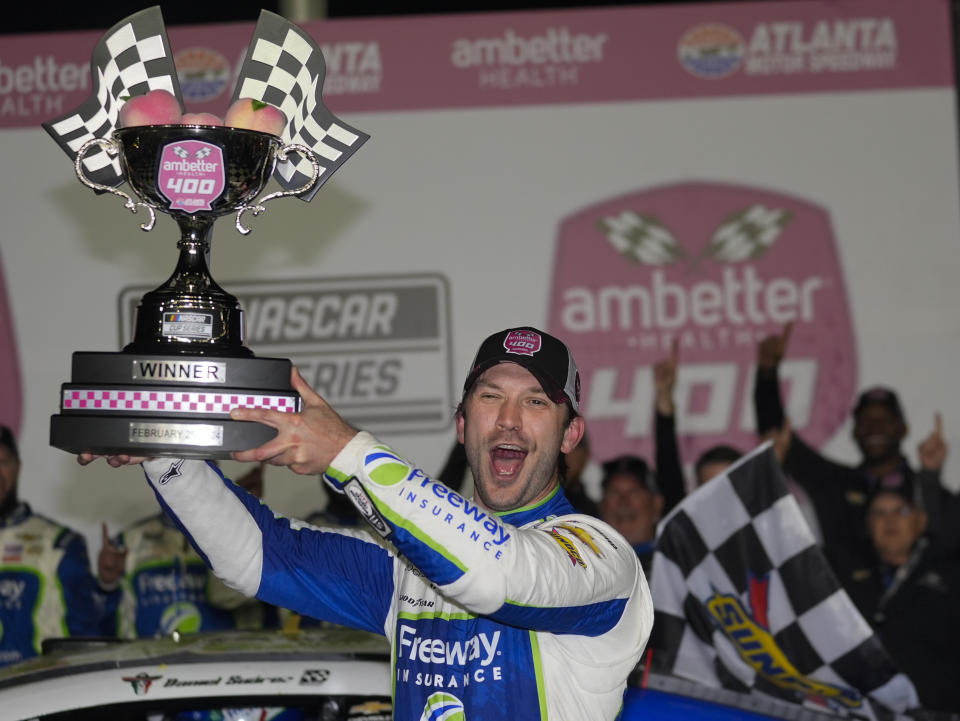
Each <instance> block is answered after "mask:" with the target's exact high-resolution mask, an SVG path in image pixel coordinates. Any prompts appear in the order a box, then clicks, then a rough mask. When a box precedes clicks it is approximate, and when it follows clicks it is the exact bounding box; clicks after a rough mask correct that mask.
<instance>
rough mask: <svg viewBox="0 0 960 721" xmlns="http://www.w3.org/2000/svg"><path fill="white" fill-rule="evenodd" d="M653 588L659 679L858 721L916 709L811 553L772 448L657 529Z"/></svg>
mask: <svg viewBox="0 0 960 721" xmlns="http://www.w3.org/2000/svg"><path fill="white" fill-rule="evenodd" d="M650 588H651V593H652V595H653V602H654V610H655V613H656V618H655V622H654V630H653V639H652V642H651V645H652V647H653V648H654V652H653V654H654V655H653V658H654V662H655V663H656V666H657V667H658V668H659V669H660V670H662V671H665V672H668V673H672V674H674V675H677V676H682V677H685V678H689V679H691V680H694V681H697V682H700V683H704V684H707V685H708V686H713V687H721V686H722V687H727V688H731V689H734V690H738V691H742V692H751V691H752V692H760V693H764V694H768V695H771V696H775V697H778V698H781V699H785V700H789V701H793V702H796V703H800V704H804V705H807V706H812V707H819V708H824V707H827V708H829V709H830V710H832V711H834V712H837V713H843V714H848V715H854V716H865V717H867V718H879V717H883V716H893V713H892V712H902V711H904V710H906V709H908V708H913V707H916V706H917V705H918V700H917V693H916V690H915V689H914V687H913V684H912V683H911V682H910V681H909V680H908V679H907V678H906V676H904V675H903V674H901V673H899V672H898V671H897V669H896V668H895V667H894V665H893V662H892V661H891V660H890V657H889V655H888V654H887V652H886V650H885V649H884V648H883V646H882V645H881V643H880V641H879V639H878V638H877V636H876V635H874V633H873V631H872V629H871V628H870V626H869V625H868V624H867V622H866V621H865V620H864V619H863V617H862V616H861V615H860V613H859V611H858V610H857V608H856V606H854V605H853V602H852V601H851V600H850V598H849V596H847V594H846V592H845V591H843V589H842V588H841V587H840V583H839V581H838V580H837V578H836V576H835V575H834V574H833V572H832V570H831V569H830V567H829V566H828V564H827V560H826V558H825V556H824V555H823V553H822V551H821V550H820V548H819V547H818V546H817V545H816V541H815V540H814V537H813V534H812V533H811V532H810V529H809V528H808V526H807V524H806V522H805V520H804V518H803V515H802V513H801V511H800V507H799V506H798V505H797V502H796V500H795V499H794V498H793V496H792V495H791V494H790V492H789V491H788V490H787V486H786V483H785V481H784V479H783V476H782V474H781V472H780V467H779V465H778V463H777V461H776V457H775V456H774V453H773V450H772V447H771V445H770V444H769V443H767V444H764V445H762V446H760V447H759V448H758V449H757V450H755V451H754V452H753V453H751V454H749V455H748V456H747V457H745V458H743V459H741V460H740V461H738V462H737V463H736V464H734V465H733V466H731V467H730V468H729V469H728V470H727V472H726V473H725V474H724V475H721V476H719V477H717V478H715V479H713V480H711V481H710V482H709V483H707V484H705V485H704V486H702V487H700V488H698V489H697V491H696V492H695V493H692V494H691V495H690V496H688V497H687V498H685V499H684V501H683V502H682V503H681V504H680V505H678V506H677V507H676V508H675V509H674V510H673V512H671V513H670V515H668V516H667V517H666V518H665V519H664V520H663V521H661V523H660V526H659V528H658V536H657V550H656V553H655V555H654V560H653V573H652V578H651V583H650Z"/></svg>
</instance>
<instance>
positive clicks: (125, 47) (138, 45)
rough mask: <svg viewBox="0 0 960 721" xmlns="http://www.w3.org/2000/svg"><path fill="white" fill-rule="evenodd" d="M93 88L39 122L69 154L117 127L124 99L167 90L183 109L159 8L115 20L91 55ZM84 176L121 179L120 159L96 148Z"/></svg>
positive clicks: (118, 181)
mask: <svg viewBox="0 0 960 721" xmlns="http://www.w3.org/2000/svg"><path fill="white" fill-rule="evenodd" d="M90 79H91V83H92V86H93V91H92V93H91V94H90V97H88V98H87V99H86V100H85V101H84V102H83V103H82V104H81V105H80V107H78V108H77V109H76V110H72V111H70V112H69V113H67V114H66V115H62V116H60V117H59V118H56V119H55V120H51V121H48V122H46V123H43V128H44V130H46V131H47V132H48V133H50V135H51V136H52V137H53V139H54V140H56V141H57V143H58V144H59V145H60V147H61V148H63V150H64V152H66V154H67V155H69V156H70V159H71V160H76V157H77V151H79V150H80V148H81V147H82V146H83V144H84V143H86V142H87V141H88V140H93V139H94V138H107V137H108V136H109V135H110V133H112V132H113V130H114V128H116V127H117V116H118V115H119V113H120V106H121V105H123V103H124V98H129V97H133V96H134V95H144V94H146V93H148V92H150V91H151V90H157V89H162V90H167V91H169V92H171V93H173V95H175V96H176V98H177V100H178V101H179V102H180V108H181V109H182V108H183V97H182V95H181V94H180V82H179V81H178V80H177V70H176V67H175V66H174V63H173V54H172V53H171V52H170V43H169V41H168V40H167V33H166V30H165V28H164V25H163V16H162V14H161V12H160V8H159V6H155V7H151V8H147V9H146V10H141V11H140V12H138V13H134V14H133V15H131V16H129V17H128V18H126V19H124V20H122V21H120V22H119V23H117V24H116V25H114V26H113V27H112V28H110V29H109V30H108V31H107V32H106V33H104V35H103V37H101V38H100V40H99V42H98V43H97V45H96V47H95V48H94V50H93V56H92V57H91V59H90ZM83 164H84V166H85V167H86V174H87V177H88V178H90V179H91V180H93V181H94V182H97V183H100V184H102V185H110V186H117V185H120V184H121V183H122V182H123V180H124V179H123V175H122V174H121V172H120V162H119V160H118V159H117V158H111V157H110V156H109V155H108V154H107V153H106V152H105V151H104V150H102V149H100V148H95V149H92V150H91V151H90V152H88V153H87V154H86V156H85V157H84V159H83Z"/></svg>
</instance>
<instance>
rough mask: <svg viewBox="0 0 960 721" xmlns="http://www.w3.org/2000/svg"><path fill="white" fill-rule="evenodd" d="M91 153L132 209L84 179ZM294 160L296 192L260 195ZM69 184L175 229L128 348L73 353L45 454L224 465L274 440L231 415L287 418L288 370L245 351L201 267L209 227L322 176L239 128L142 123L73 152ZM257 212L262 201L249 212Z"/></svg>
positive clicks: (232, 309)
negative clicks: (267, 413) (283, 163)
mask: <svg viewBox="0 0 960 721" xmlns="http://www.w3.org/2000/svg"><path fill="white" fill-rule="evenodd" d="M94 146H98V147H100V148H102V149H104V150H106V151H107V153H110V154H116V155H118V156H119V159H120V166H121V168H122V170H123V174H124V178H125V180H126V181H127V183H128V184H129V185H130V187H131V188H132V189H133V191H134V193H135V194H136V196H137V197H138V198H139V202H137V201H134V200H133V199H132V198H131V197H130V196H128V195H127V194H126V193H124V192H123V191H120V190H117V189H116V188H113V187H110V186H107V185H101V184H99V183H97V182H94V181H93V180H91V179H90V178H88V177H87V176H86V175H85V172H84V165H83V162H82V161H83V158H84V155H85V153H86V152H87V150H88V149H91V148H93V147H94ZM291 151H295V152H297V153H300V154H302V155H304V156H305V157H307V158H308V159H309V160H310V161H311V162H312V163H313V166H314V173H313V177H312V178H311V179H310V182H309V183H308V184H306V185H304V186H303V187H300V188H296V189H293V190H287V191H278V192H275V193H272V194H270V195H267V196H265V197H264V198H261V199H260V200H259V201H257V200H255V199H256V197H257V196H258V195H259V194H260V192H261V191H262V190H263V189H264V187H265V186H266V184H267V182H268V180H269V179H270V177H271V175H272V174H273V171H274V168H275V166H276V163H277V162H278V160H284V159H286V156H287V153H288V152H291ZM75 167H76V171H77V177H78V178H79V179H80V181H81V182H82V183H83V184H84V185H87V186H88V187H90V188H93V189H95V190H99V191H107V192H110V193H113V194H115V195H119V196H121V197H123V198H124V199H125V200H126V207H127V208H128V209H131V210H134V212H135V211H136V208H137V207H138V206H140V207H143V208H145V209H146V210H147V211H148V213H149V215H150V219H149V220H148V221H147V222H146V223H144V224H143V225H142V226H141V227H142V228H143V229H144V230H150V229H152V228H153V224H154V219H155V215H154V211H156V210H159V211H161V212H164V213H167V214H169V215H171V216H172V217H173V218H174V220H175V221H176V222H177V225H178V226H179V228H180V240H179V242H178V244H177V247H178V249H179V251H180V253H179V259H178V261H177V266H176V268H175V269H174V271H173V274H172V275H171V276H170V277H169V278H168V279H167V280H166V281H165V282H164V283H163V285H161V286H160V287H158V288H156V289H155V290H153V291H150V292H148V293H147V294H146V295H144V296H143V298H142V299H141V301H140V304H139V306H138V308H137V314H136V322H135V330H134V337H133V340H132V341H131V342H130V343H129V344H128V345H126V346H125V347H124V348H123V350H122V351H121V352H119V353H98V352H76V353H74V354H73V364H72V370H73V372H72V378H71V382H70V383H65V384H63V386H62V388H61V404H60V410H61V412H60V414H58V415H55V416H53V417H52V418H51V424H50V442H51V445H53V446H55V447H57V448H62V449H63V450H66V451H70V452H73V453H76V452H81V451H90V452H94V453H129V454H132V455H151V454H154V455H157V454H162V455H175V456H178V457H202V458H226V457H229V455H230V453H231V452H232V451H235V450H243V449H246V448H253V447H256V446H258V445H260V444H262V443H265V442H266V441H267V440H269V439H270V438H271V437H273V436H274V435H275V433H276V431H274V430H273V429H271V428H268V427H267V426H264V425H261V424H259V423H249V422H239V421H231V420H230V411H231V410H232V409H233V408H236V407H237V406H240V405H243V406H248V407H250V406H252V407H259V408H270V409H274V410H280V411H287V412H295V411H297V410H298V409H299V403H300V398H299V396H298V395H297V393H296V392H295V391H294V390H293V389H292V388H291V387H290V361H289V360H286V359H280V358H255V357H254V355H253V352H252V351H250V349H248V348H247V347H246V346H244V345H243V335H242V310H241V308H240V304H239V302H238V301H237V299H236V298H235V297H234V296H232V295H230V294H229V293H227V292H226V291H225V290H223V288H221V287H220V286H219V285H218V284H217V283H216V281H214V279H213V278H212V277H211V275H210V270H209V268H208V265H207V262H208V259H209V256H210V243H211V237H212V232H213V224H214V221H215V220H216V219H217V218H218V217H220V216H221V215H226V214H235V216H236V221H235V222H236V227H237V230H239V231H240V232H241V233H248V232H249V230H248V229H247V228H246V227H244V225H243V224H242V222H241V218H242V215H243V213H244V212H246V211H247V210H253V211H254V214H256V213H258V212H260V211H262V210H263V203H264V202H266V201H268V200H272V199H274V198H278V197H282V196H288V195H298V194H300V193H303V192H306V191H307V190H309V189H310V188H311V187H312V186H313V184H314V183H315V182H316V180H317V178H318V177H319V173H320V170H319V165H318V163H317V160H316V158H315V157H314V156H313V153H312V152H310V151H309V149H307V148H305V147H304V146H302V145H286V146H282V143H281V140H280V138H278V137H276V136H274V135H270V134H268V133H262V132H258V131H254V130H245V129H239V128H228V127H213V126H191V125H182V126H180V125H147V126H138V127H130V128H123V129H120V130H115V131H114V132H113V134H112V137H110V138H109V139H102V138H96V139H94V140H91V141H90V142H88V143H87V144H86V145H85V146H84V147H83V148H81V149H80V151H79V153H78V155H77V160H76V163H75ZM257 203H258V204H257Z"/></svg>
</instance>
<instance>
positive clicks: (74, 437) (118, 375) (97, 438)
mask: <svg viewBox="0 0 960 721" xmlns="http://www.w3.org/2000/svg"><path fill="white" fill-rule="evenodd" d="M290 367H291V363H290V361H289V360H286V359H280V358H238V357H216V356H208V355H204V356H186V355H146V354H133V353H126V352H121V353H96V352H76V353H74V354H73V363H72V375H71V382H70V383H64V384H63V385H62V386H61V394H60V413H59V414H58V415H55V416H51V418H50V445H51V446H53V447H55V448H60V449H62V450H64V451H68V452H70V453H94V454H97V455H131V456H166V457H176V458H210V459H218V458H229V457H230V454H231V453H233V452H235V451H244V450H248V449H250V448H256V447H257V446H259V445H262V444H263V443H266V442H267V441H269V440H270V439H272V438H274V437H275V436H276V434H277V432H276V429H274V428H271V427H269V426H265V425H263V424H261V423H253V422H249V421H234V420H231V418H230V411H231V410H233V409H234V408H239V407H248V408H265V409H270V410H276V411H280V412H285V413H295V412H297V411H299V410H300V397H299V395H298V394H297V392H296V391H294V390H293V388H292V387H291V386H290Z"/></svg>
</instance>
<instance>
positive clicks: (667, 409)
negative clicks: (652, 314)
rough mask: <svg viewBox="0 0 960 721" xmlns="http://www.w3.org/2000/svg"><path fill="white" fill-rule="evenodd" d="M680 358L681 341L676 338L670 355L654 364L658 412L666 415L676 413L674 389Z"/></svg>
mask: <svg viewBox="0 0 960 721" xmlns="http://www.w3.org/2000/svg"><path fill="white" fill-rule="evenodd" d="M679 360H680V343H679V341H678V340H677V339H676V338H674V339H673V343H671V345H670V357H669V358H666V359H664V360H662V361H659V362H658V363H657V364H656V365H654V366H653V384H654V387H655V388H656V408H657V412H658V413H660V414H661V415H664V416H672V415H673V414H674V404H673V389H674V386H676V384H677V363H678V361H679Z"/></svg>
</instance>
